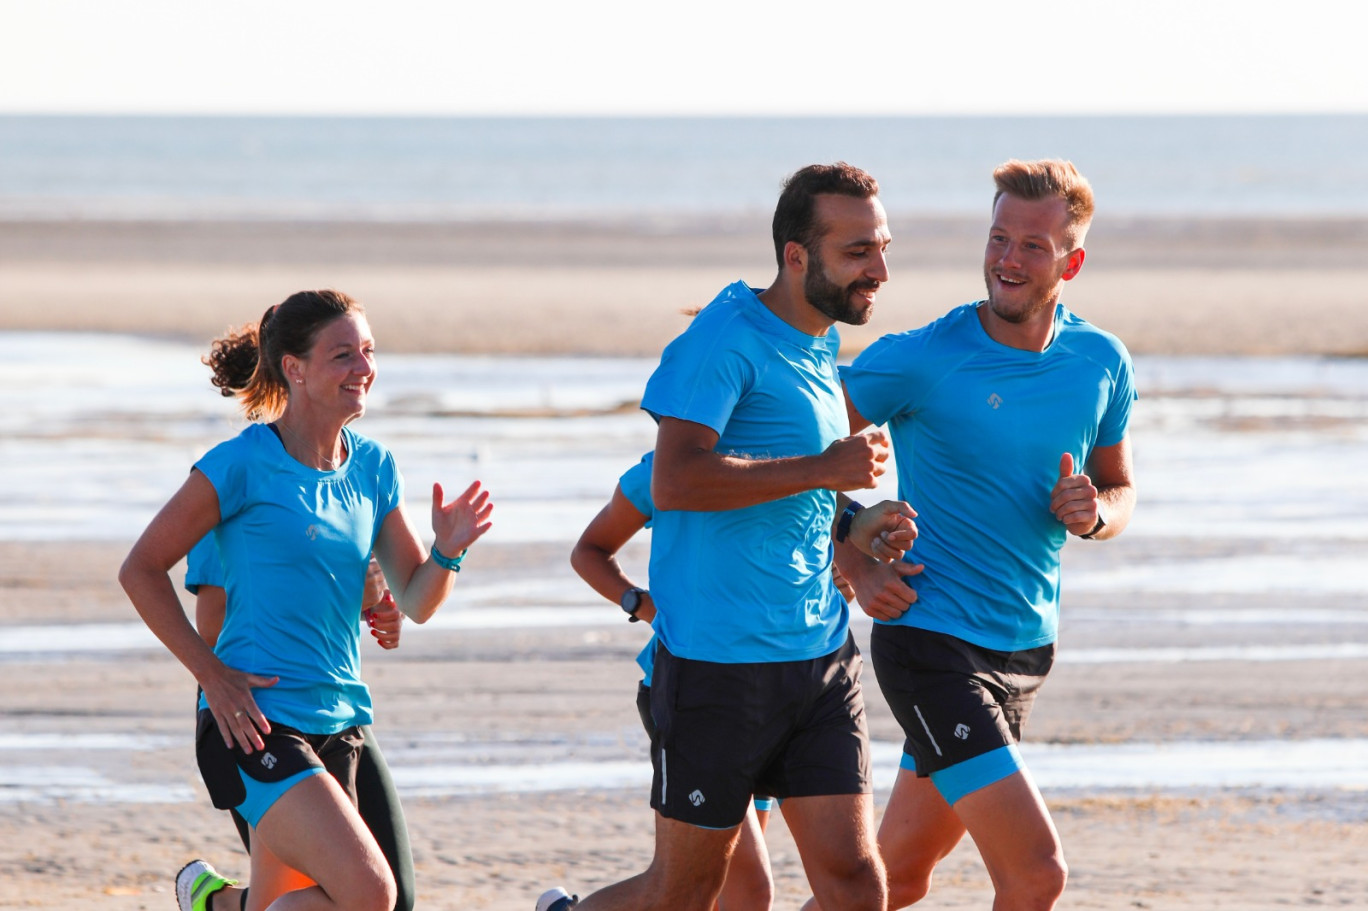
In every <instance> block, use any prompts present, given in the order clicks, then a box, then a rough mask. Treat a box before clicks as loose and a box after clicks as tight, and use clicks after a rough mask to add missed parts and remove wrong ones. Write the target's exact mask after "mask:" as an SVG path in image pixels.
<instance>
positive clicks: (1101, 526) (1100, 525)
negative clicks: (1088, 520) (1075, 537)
mask: <svg viewBox="0 0 1368 911" xmlns="http://www.w3.org/2000/svg"><path fill="white" fill-rule="evenodd" d="M1106 527H1107V520H1106V519H1104V518H1102V505H1101V504H1100V503H1099V504H1098V506H1097V524H1096V525H1094V526H1093V527H1092V531H1090V532H1088V533H1087V534H1086V535H1079V537H1080V538H1082V539H1083V540H1084V541H1091V540H1092V539H1093V536H1095V535H1096V534H1097V533H1098V532H1099V531H1101V530H1102V529H1104V528H1106Z"/></svg>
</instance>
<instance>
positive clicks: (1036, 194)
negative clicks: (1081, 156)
mask: <svg viewBox="0 0 1368 911" xmlns="http://www.w3.org/2000/svg"><path fill="white" fill-rule="evenodd" d="M993 183H995V184H997V193H995V194H994V195H993V206H994V208H996V207H997V202H998V200H999V199H1001V198H1002V195H1003V194H1004V193H1008V194H1010V195H1012V196H1015V197H1017V198H1019V199H1030V200H1037V199H1051V198H1054V197H1058V198H1059V199H1062V200H1064V203H1065V205H1066V206H1067V207H1068V212H1069V223H1068V226H1067V227H1066V228H1065V231H1064V238H1065V240H1066V241H1067V242H1068V244H1069V249H1071V250H1076V249H1078V248H1079V247H1081V246H1083V238H1084V237H1085V236H1086V235H1087V233H1088V225H1090V224H1092V217H1093V206H1094V203H1093V191H1092V184H1090V183H1088V178H1086V177H1084V176H1083V175H1082V174H1080V173H1078V169H1077V168H1075V167H1074V165H1073V162H1071V161H1064V160H1063V159H1060V158H1044V159H1041V160H1040V161H1018V160H1017V159H1015V158H1013V159H1012V160H1011V161H1008V162H1004V163H1003V164H1000V165H998V166H997V168H996V169H995V170H994V171H993Z"/></svg>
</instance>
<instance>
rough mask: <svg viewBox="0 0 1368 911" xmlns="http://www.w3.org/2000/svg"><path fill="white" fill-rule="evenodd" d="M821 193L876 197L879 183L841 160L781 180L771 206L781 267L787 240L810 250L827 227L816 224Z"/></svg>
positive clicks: (775, 251) (775, 241) (776, 254)
mask: <svg viewBox="0 0 1368 911" xmlns="http://www.w3.org/2000/svg"><path fill="white" fill-rule="evenodd" d="M824 194H831V195H836V196H852V197H854V198H855V199H869V198H870V197H873V196H878V195H879V182H878V181H877V180H875V179H874V178H873V177H872V176H871V175H870V174H869V173H868V172H866V171H862V170H860V169H859V168H857V167H855V166H854V165H848V164H846V163H845V162H844V161H838V162H836V163H835V164H810V165H808V166H807V167H806V168H803V169H802V170H800V171H796V172H794V173H793V175H792V176H790V177H789V179H788V180H786V181H784V191H783V192H782V193H780V194H779V204H778V205H776V206H775V207H774V227H773V230H774V258H775V259H776V260H778V262H779V268H780V269H782V268H784V247H785V246H787V245H788V242H789V241H793V242H794V243H796V244H799V245H800V246H803V247H806V248H807V249H809V250H810V249H812V246H813V244H815V243H816V242H817V241H819V240H821V239H822V235H823V234H825V233H826V226H825V225H822V224H820V223H818V222H817V219H816V218H815V217H814V210H815V209H816V207H817V203H816V198H817V197H818V196H822V195H824Z"/></svg>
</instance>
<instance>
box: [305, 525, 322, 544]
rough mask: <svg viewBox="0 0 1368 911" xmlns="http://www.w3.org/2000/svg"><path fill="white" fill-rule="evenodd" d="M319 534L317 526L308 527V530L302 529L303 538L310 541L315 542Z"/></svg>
mask: <svg viewBox="0 0 1368 911" xmlns="http://www.w3.org/2000/svg"><path fill="white" fill-rule="evenodd" d="M319 533H320V532H319V529H318V526H317V525H310V526H309V527H308V528H306V529H304V536H305V537H306V538H308V539H309V540H310V541H317V540H318V535H319Z"/></svg>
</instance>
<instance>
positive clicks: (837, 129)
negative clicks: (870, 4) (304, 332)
mask: <svg viewBox="0 0 1368 911" xmlns="http://www.w3.org/2000/svg"><path fill="white" fill-rule="evenodd" d="M1366 145H1368V115H1360V114H1342V115H1327V114H1317V115H1263V116H1257V115H1223V116H1197V115H1187V116H1158V115H1155V116H1076V117H1061V116H1052V117H982V116H972V117H970V116H966V117H889V118H870V117H858V118H833V117H811V118H795V117H773V118H760V117H674V118H641V117H332V116H319V117H302V116H295V117H286V116H275V117H264V116H239V117H228V116H169V115H168V116H151V115H143V116H113V115H102V116H95V115H91V116H73V115H4V116H0V218H4V219H11V220H24V219H38V220H49V219H58V220H60V219H114V220H139V219H151V220H159V219H164V220H180V219H191V220H194V219H246V220H254V219H270V220H325V221H326V220H360V221H479V220H491V219H492V220H509V221H521V220H575V219H622V218H629V219H630V218H657V219H659V218H665V219H669V218H678V219H690V218H700V217H703V218H707V217H717V218H728V217H742V216H746V217H749V216H753V215H754V214H756V213H763V214H766V215H768V213H769V211H770V210H771V208H772V206H773V200H774V196H775V193H776V192H777V190H778V188H779V186H780V184H781V183H782V181H783V179H784V177H785V176H786V175H787V174H789V173H791V172H792V171H793V170H795V169H796V168H798V167H801V166H802V165H804V164H808V163H810V162H817V161H834V160H838V159H840V160H846V161H849V162H851V163H853V164H857V165H859V166H861V167H864V168H866V169H867V170H869V171H870V172H871V173H873V174H874V175H875V176H876V177H877V178H878V179H879V181H880V183H881V186H882V198H883V200H884V203H885V205H886V207H887V208H888V210H889V212H890V213H891V214H894V215H897V216H904V217H907V216H917V215H925V216H960V215H979V214H982V212H983V211H984V209H985V203H984V200H985V199H986V198H988V197H989V196H990V194H991V191H992V183H991V171H992V168H993V167H994V166H995V165H997V164H999V163H1000V162H1002V161H1004V160H1006V159H1007V158H1013V157H1015V158H1040V157H1062V158H1068V159H1070V160H1072V161H1074V162H1075V163H1076V164H1077V165H1078V167H1079V169H1080V170H1081V171H1082V172H1083V173H1084V174H1085V175H1087V176H1088V177H1089V179H1090V180H1091V181H1092V183H1093V186H1094V189H1095V191H1096V193H1097V196H1098V200H1099V205H1102V206H1105V208H1106V210H1107V211H1108V212H1109V213H1111V214H1112V215H1113V216H1114V217H1124V216H1185V217H1239V216H1272V217H1289V218H1295V217H1325V216H1331V217H1368V159H1366V158H1365V157H1364V156H1362V155H1361V154H1359V152H1358V150H1359V149H1362V148H1364V147H1365V146H1366Z"/></svg>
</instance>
